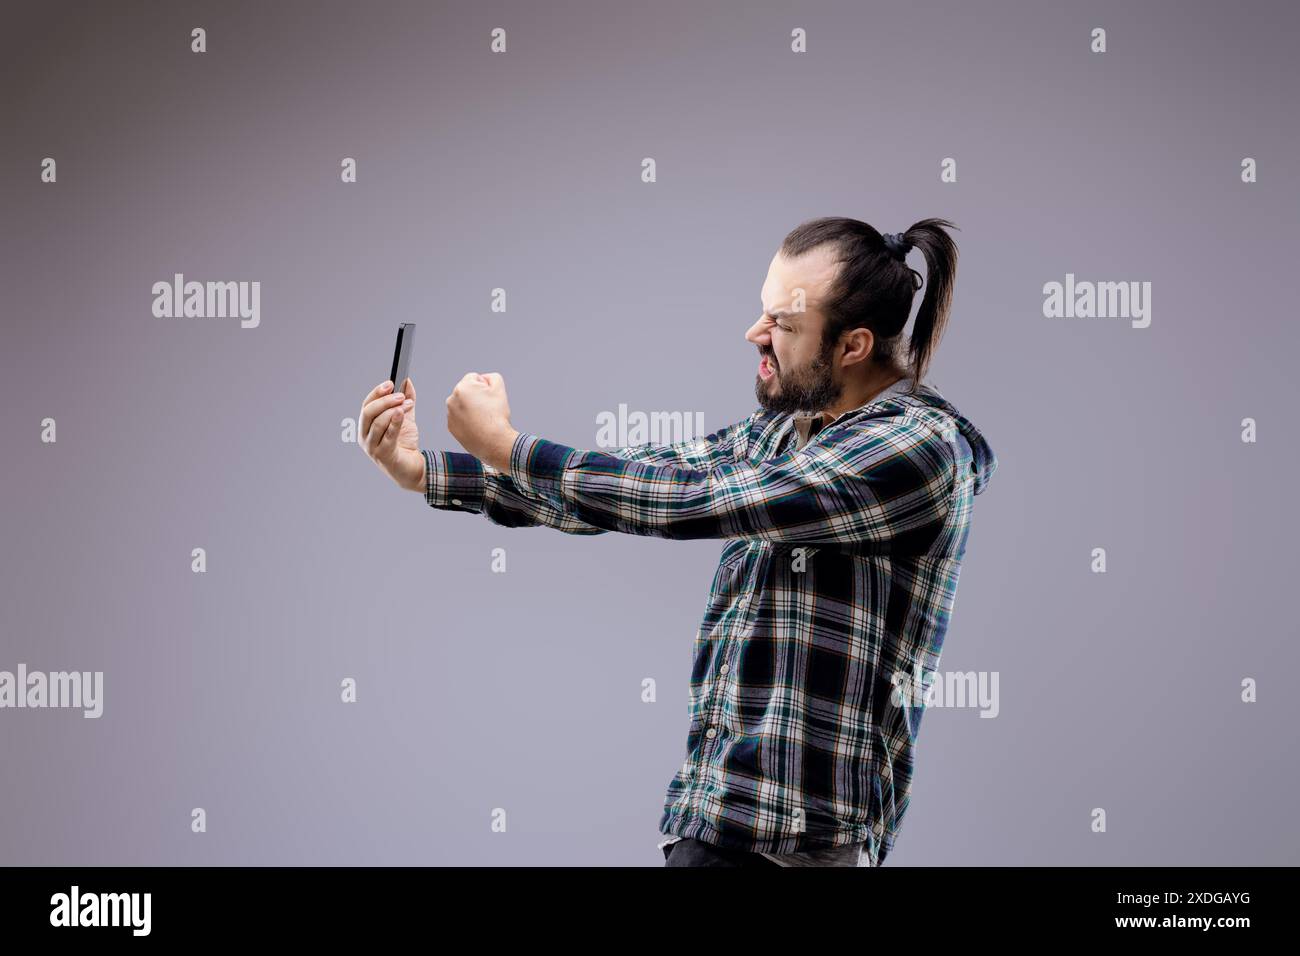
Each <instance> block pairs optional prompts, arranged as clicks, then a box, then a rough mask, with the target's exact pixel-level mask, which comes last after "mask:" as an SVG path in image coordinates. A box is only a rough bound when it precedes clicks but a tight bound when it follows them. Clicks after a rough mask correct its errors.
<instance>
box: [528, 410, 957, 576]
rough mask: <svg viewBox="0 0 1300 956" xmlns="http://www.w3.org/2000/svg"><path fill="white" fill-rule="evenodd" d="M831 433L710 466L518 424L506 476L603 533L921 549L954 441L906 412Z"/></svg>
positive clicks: (942, 505)
mask: <svg viewBox="0 0 1300 956" xmlns="http://www.w3.org/2000/svg"><path fill="white" fill-rule="evenodd" d="M837 432H838V433H837V434H833V435H831V436H829V437H830V439H831V440H829V441H818V442H817V443H815V444H812V445H808V446H805V447H804V448H803V449H802V450H799V451H795V452H787V453H786V454H783V455H780V456H778V457H775V458H771V459H768V460H766V461H758V462H751V461H747V460H744V461H732V462H729V463H724V464H721V465H720V466H718V467H714V468H711V469H707V468H694V467H685V466H682V465H679V464H649V463H645V462H640V461H635V460H629V459H627V458H621V457H618V456H615V455H609V454H605V453H603V452H599V451H582V450H579V449H576V448H570V447H568V446H567V445H561V444H558V443H556V442H551V441H547V440H546V439H544V438H540V437H538V436H536V435H531V434H528V433H520V434H519V435H518V436H517V437H516V438H515V439H514V442H513V445H512V447H511V452H510V460H509V465H510V476H511V478H512V480H513V482H514V484H515V487H516V488H517V489H518V490H519V491H520V492H521V493H522V494H524V495H528V496H530V497H541V498H544V499H545V500H547V501H549V502H550V503H551V504H552V505H553V506H554V507H555V508H557V509H559V510H560V511H563V512H564V513H565V514H566V515H569V516H571V517H572V518H573V519H576V520H579V521H582V522H584V523H586V524H588V525H591V526H594V527H596V528H600V529H603V530H606V531H621V532H623V533H625V534H637V535H652V536H657V537H664V538H736V537H747V538H762V539H766V540H769V541H789V542H807V543H818V542H822V543H836V544H845V545H854V546H857V547H859V548H864V549H866V550H868V551H869V552H871V553H878V554H880V553H883V554H890V553H899V554H901V553H906V554H919V553H924V552H925V551H926V550H927V549H928V548H929V547H930V546H931V545H933V544H934V542H935V540H936V538H937V537H938V536H939V535H940V534H941V532H942V530H943V528H944V525H945V523H946V520H947V516H948V510H949V508H950V506H951V501H952V491H953V488H954V483H955V482H956V480H957V477H958V476H957V468H956V467H955V463H956V451H955V449H954V447H953V444H952V442H953V440H954V439H953V438H952V437H951V436H948V435H944V434H940V433H939V432H938V431H936V430H935V429H934V428H933V427H932V426H931V425H929V424H927V423H925V422H923V421H921V420H919V419H917V418H914V417H901V418H892V419H888V420H885V421H881V422H877V423H867V424H859V425H848V426H845V427H844V428H842V429H839V430H837Z"/></svg>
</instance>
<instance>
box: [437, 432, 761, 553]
mask: <svg viewBox="0 0 1300 956" xmlns="http://www.w3.org/2000/svg"><path fill="white" fill-rule="evenodd" d="M758 415H759V412H758V411H755V412H753V413H751V414H750V415H749V416H748V417H746V418H745V419H743V420H741V421H739V422H736V423H735V424H732V425H728V426H726V427H725V428H722V429H719V430H718V431H716V432H713V433H712V434H710V435H707V436H705V437H704V438H699V439H692V440H690V441H684V442H676V443H673V444H667V445H630V446H627V447H624V448H615V449H610V450H607V451H604V452H602V453H601V454H603V455H606V456H608V457H611V458H616V459H618V460H620V461H625V462H640V463H644V464H652V465H661V466H664V465H668V466H673V467H678V468H691V469H699V470H705V471H711V470H713V469H714V468H717V467H720V466H722V465H727V464H734V463H735V462H736V460H737V455H736V449H737V447H738V445H739V442H740V441H741V440H742V439H746V438H748V435H749V429H750V426H751V425H752V424H753V422H754V419H755V418H756V417H757V416H758ZM423 454H424V459H425V495H424V498H425V501H426V502H427V503H428V504H429V505H430V506H431V507H434V508H439V509H442V510H445V511H466V512H469V513H472V514H482V515H484V516H486V517H487V519H488V520H489V521H491V522H493V523H494V524H499V525H504V526H505V527H510V528H517V527H530V526H544V527H548V528H554V529H556V530H557V531H563V532H564V533H566V534H604V533H605V532H606V531H609V530H610V529H609V528H606V527H600V526H598V525H594V524H590V523H588V522H586V521H583V520H581V519H580V518H578V517H576V516H575V515H574V514H572V513H570V512H569V511H568V510H567V509H566V508H565V507H564V505H563V504H562V503H558V502H555V501H553V500H550V499H548V498H547V497H545V496H538V495H535V494H529V493H528V492H526V491H524V490H523V489H521V488H520V487H519V486H518V485H517V484H516V483H515V481H514V480H513V479H512V478H511V477H510V476H509V475H507V474H505V473H503V472H501V471H499V470H498V469H496V468H493V467H492V466H491V465H488V464H486V463H484V462H481V461H480V460H479V459H478V458H476V457H474V456H473V455H470V454H467V453H465V452H453V451H431V450H428V449H425V450H424V451H423Z"/></svg>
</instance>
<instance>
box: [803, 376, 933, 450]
mask: <svg viewBox="0 0 1300 956" xmlns="http://www.w3.org/2000/svg"><path fill="white" fill-rule="evenodd" d="M911 381H912V380H911V379H910V378H908V377H907V376H906V375H904V376H903V377H902V378H900V379H899V380H898V381H897V382H895V383H894V384H893V385H890V386H889V387H888V388H887V389H885V390H884V391H882V392H879V393H877V394H876V395H873V396H872V397H871V398H869V399H867V400H866V401H865V402H863V403H862V404H861V405H859V406H858V407H857V408H851V409H849V410H848V411H847V412H841V413H840V414H839V415H836V416H835V418H834V419H832V420H831V421H829V422H826V423H825V424H823V425H821V426H819V427H818V429H817V430H818V431H820V430H821V429H822V428H825V427H826V425H833V424H835V422H838V421H839V420H840V419H841V418H843V417H844V416H845V415H852V414H853V413H854V412H860V411H862V409H864V408H866V407H867V406H868V405H874V404H875V403H876V402H883V401H884V400H885V399H887V398H893V397H894V396H895V395H900V394H902V393H903V392H906V391H907V390H908V386H909V385H910V384H911ZM792 417H793V419H794V427H795V429H796V430H797V431H798V432H799V440H800V441H801V442H806V441H807V440H808V435H809V433H810V431H812V429H813V426H814V425H815V424H817V422H818V421H819V420H820V419H821V418H822V414H821V413H820V412H818V413H817V414H815V415H794V416H792Z"/></svg>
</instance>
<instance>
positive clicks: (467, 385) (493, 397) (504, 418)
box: [447, 372, 519, 472]
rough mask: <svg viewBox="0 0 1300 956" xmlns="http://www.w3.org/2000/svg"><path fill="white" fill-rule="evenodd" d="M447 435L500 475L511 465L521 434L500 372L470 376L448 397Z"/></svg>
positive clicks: (471, 374) (460, 382)
mask: <svg viewBox="0 0 1300 956" xmlns="http://www.w3.org/2000/svg"><path fill="white" fill-rule="evenodd" d="M447 431H449V432H451V434H452V437H453V438H455V439H456V440H457V441H458V442H460V443H461V446H462V447H463V448H464V449H465V450H466V451H467V452H469V453H470V454H471V455H473V456H474V457H475V458H478V459H479V460H481V461H484V462H487V463H488V464H490V465H492V466H493V467H494V468H496V469H498V470H499V471H503V472H504V471H507V470H508V469H509V465H510V449H511V447H512V446H513V444H514V440H515V437H516V436H517V435H518V434H519V433H518V432H517V431H515V429H514V428H513V427H512V426H511V424H510V402H509V401H508V400H507V399H506V383H505V379H503V378H502V377H501V375H500V373H498V372H487V373H485V374H483V375H480V374H479V373H478V372H466V373H465V375H464V377H463V378H461V380H460V381H459V382H457V383H456V387H455V388H453V389H452V391H451V394H450V395H448V396H447Z"/></svg>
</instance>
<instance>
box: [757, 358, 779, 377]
mask: <svg viewBox="0 0 1300 956" xmlns="http://www.w3.org/2000/svg"><path fill="white" fill-rule="evenodd" d="M758 374H759V377H760V378H771V377H772V376H773V375H775V374H776V369H775V368H774V367H773V365H772V362H771V360H770V359H769V358H768V357H767V356H766V355H764V356H763V360H762V361H761V362H759V363H758Z"/></svg>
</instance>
